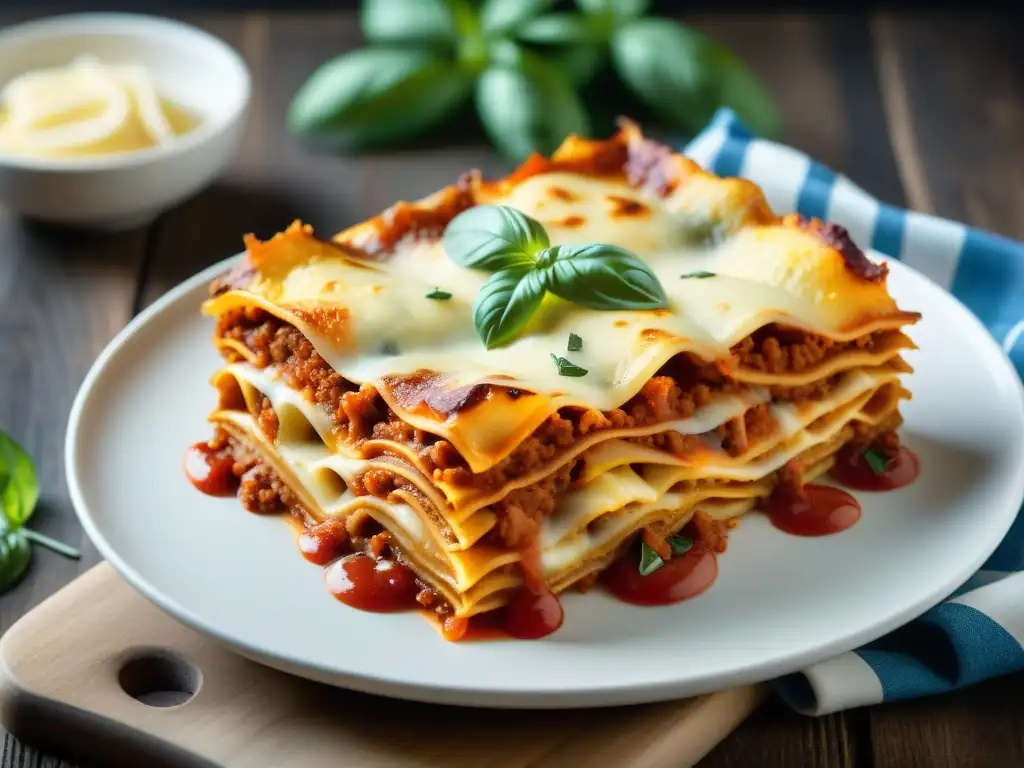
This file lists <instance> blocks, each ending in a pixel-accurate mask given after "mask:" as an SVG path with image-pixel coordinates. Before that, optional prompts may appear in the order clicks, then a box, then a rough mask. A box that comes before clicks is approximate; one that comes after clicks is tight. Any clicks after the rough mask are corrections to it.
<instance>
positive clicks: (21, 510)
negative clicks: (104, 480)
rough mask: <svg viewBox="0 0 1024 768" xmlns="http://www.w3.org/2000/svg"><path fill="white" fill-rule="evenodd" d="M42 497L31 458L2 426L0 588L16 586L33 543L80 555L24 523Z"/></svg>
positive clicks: (67, 553) (29, 560)
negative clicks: (40, 496)
mask: <svg viewBox="0 0 1024 768" xmlns="http://www.w3.org/2000/svg"><path fill="white" fill-rule="evenodd" d="M38 500H39V481H38V479H37V477H36V469H35V466H33V464H32V459H30V458H29V456H28V454H27V453H25V451H24V450H23V449H22V447H21V446H20V445H18V444H17V443H16V442H14V440H12V439H11V438H10V437H8V436H7V435H6V434H5V433H4V432H3V430H0V592H6V591H7V590H8V589H10V588H11V587H13V586H14V585H15V584H17V583H18V581H19V580H20V579H21V577H22V576H24V575H25V571H27V570H28V566H29V563H30V562H31V560H32V544H38V545H40V546H42V547H46V548H47V549H51V550H53V551H54V552H57V553H58V554H61V555H64V556H65V557H70V558H73V559H78V558H79V557H81V555H80V553H79V552H78V550H76V549H74V548H72V547H69V546H68V545H67V544H64V543H62V542H59V541H56V540H55V539H51V538H50V537H49V536H45V535H43V534H41V533H38V532H37V531H33V530H31V529H30V528H26V527H25V523H27V522H28V520H29V518H30V517H32V513H33V512H34V511H35V508H36V502H37V501H38Z"/></svg>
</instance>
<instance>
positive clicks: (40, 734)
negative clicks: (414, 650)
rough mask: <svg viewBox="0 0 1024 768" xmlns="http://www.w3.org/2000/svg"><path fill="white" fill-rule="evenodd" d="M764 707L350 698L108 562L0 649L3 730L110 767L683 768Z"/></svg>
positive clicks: (32, 616)
mask: <svg viewBox="0 0 1024 768" xmlns="http://www.w3.org/2000/svg"><path fill="white" fill-rule="evenodd" d="M595 674H600V671H599V670H595ZM190 694H194V695H191V696H190ZM764 695H765V691H764V688H763V687H761V686H750V687H745V688H737V689H734V690H730V691H725V692H723V693H716V694H712V695H709V696H699V697H696V698H693V699H687V700H684V701H677V702H670V703H663V704H654V705H644V706H635V707H618V708H608V709H591V710H575V711H522V710H519V711H499V710H486V709H467V708H459V707H448V706H435V705H425V704H416V703H412V702H403V701H397V700H393V699H383V698H378V697H375V696H368V695H365V694H358V693H353V692H350V691H343V690H340V689H335V688H331V687H328V686H324V685H319V684H316V683H311V682H308V681H306V680H301V679H298V678H295V677H291V676H289V675H285V674H283V673H280V672H277V671H275V670H272V669H269V668H267V667H264V666H261V665H259V664H256V663H254V662H252V661H249V660H247V659H244V658H242V657H241V656H238V655H236V654H234V653H232V652H231V651H229V650H227V649H226V648H224V647H223V646H222V645H220V644H219V643H217V642H216V641H213V640H210V639H207V638H206V637H204V636H203V635H200V634H198V633H196V632H194V631H192V630H190V629H188V628H186V627H185V626H183V625H181V624H179V623H177V622H176V621H175V620H173V619H171V618H170V617H169V616H167V615H166V614H164V613H163V612H161V611H160V610H159V609H158V608H156V607H155V606H153V605H152V604H151V603H150V602H149V601H147V600H146V599H145V598H143V597H141V596H140V595H138V594H137V593H136V592H135V591H134V590H132V589H131V587H129V586H128V585H127V584H126V583H125V582H124V581H123V580H122V579H121V578H120V577H119V576H118V575H117V574H116V573H115V572H114V570H113V569H112V568H111V567H110V566H108V565H106V564H105V563H104V564H101V565H98V566H96V567H95V568H93V569H92V570H90V571H89V572H87V573H86V574H84V575H83V576H81V577H79V578H78V579H77V580H76V581H74V582H72V583H71V584H69V585H68V586H67V587H65V588H64V589H62V590H61V591H60V592H58V593H57V594H55V595H54V596H53V597H51V598H50V599H48V600H47V601H46V602H44V603H43V604H42V605H40V606H39V607H37V608H36V609H35V610H33V611H32V612H31V613H29V614H27V615H26V616H25V617H24V618H22V619H21V620H20V621H19V622H18V623H17V624H15V625H14V626H13V627H11V628H10V630H8V631H7V633H6V634H5V635H4V636H3V638H2V639H0V721H2V723H3V726H4V727H5V728H7V729H8V730H9V731H11V733H13V734H14V735H15V736H18V737H19V738H21V739H23V740H25V741H27V742H29V743H31V744H33V745H35V746H37V747H39V748H40V749H44V750H47V751H50V752H53V753H55V754H59V755H61V756H64V757H67V758H69V759H72V760H77V761H79V762H95V763H99V764H101V765H125V766H143V765H145V766H151V767H152V768H159V767H160V766H232V767H234V766H239V768H248V767H249V766H252V767H253V768H256V767H258V768H270V767H275V768H276V767H277V766H281V767H282V768H285V767H287V768H303V767H305V766H311V767H312V766H332V767H333V766H357V767H359V768H362V767H363V766H374V767H375V768H377V767H384V766H412V767H414V768H418V767H419V766H452V767H453V768H530V767H539V766H544V768H547V767H548V766H573V768H585V767H586V766H601V768H613V767H614V766H626V765H628V766H631V768H655V767H656V766H672V768H677V767H678V766H690V765H694V764H696V763H697V762H698V761H699V760H700V759H701V758H702V757H703V756H704V755H706V754H707V753H708V752H709V751H710V750H711V749H712V747H714V746H715V745H716V744H717V743H718V742H719V741H721V740H722V739H723V738H724V737H725V736H726V735H727V734H728V733H729V732H730V731H732V730H733V729H734V728H735V727H736V726H737V725H739V724H740V723H741V722H742V721H743V719H744V718H745V717H746V716H747V715H748V714H750V712H752V711H753V710H754V708H755V707H756V706H757V705H758V704H759V703H760V702H761V701H762V700H763V698H764ZM186 699H187V701H185V702H184V703H181V702H182V701H183V700H186ZM169 705H170V706H169Z"/></svg>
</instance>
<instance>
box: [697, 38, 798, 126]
mask: <svg viewBox="0 0 1024 768" xmlns="http://www.w3.org/2000/svg"><path fill="white" fill-rule="evenodd" d="M708 55H709V60H710V62H711V69H712V73H711V74H712V82H713V83H714V88H713V91H714V94H715V103H716V107H717V106H723V107H731V108H732V109H733V110H735V112H736V114H738V115H739V116H740V118H741V119H742V120H743V121H744V122H745V123H746V124H747V125H749V126H750V127H751V128H753V129H754V132H755V133H757V134H758V135H760V136H765V137H767V138H770V139H773V138H778V136H779V135H780V134H781V133H782V119H781V118H780V117H779V112H778V109H776V107H775V102H774V101H773V100H772V97H771V95H770V94H769V93H768V91H767V90H765V88H764V86H763V85H761V81H760V80H758V79H757V76H756V75H754V73H753V72H752V71H751V70H750V69H749V68H748V67H747V66H746V65H745V64H744V63H743V61H742V60H741V59H740V57H739V56H737V55H736V54H735V53H733V52H732V51H730V50H729V49H728V48H727V47H725V46H724V45H722V44H721V43H718V42H715V41H711V49H710V51H709V54H708Z"/></svg>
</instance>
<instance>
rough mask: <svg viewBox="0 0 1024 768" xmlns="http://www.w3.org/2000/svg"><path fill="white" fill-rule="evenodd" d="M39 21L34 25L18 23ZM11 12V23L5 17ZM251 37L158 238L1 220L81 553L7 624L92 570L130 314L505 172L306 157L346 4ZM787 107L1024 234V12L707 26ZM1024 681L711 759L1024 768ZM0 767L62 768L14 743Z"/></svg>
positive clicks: (343, 37) (984, 221) (912, 187)
mask: <svg viewBox="0 0 1024 768" xmlns="http://www.w3.org/2000/svg"><path fill="white" fill-rule="evenodd" d="M21 17H22V14H19V18H21ZM14 20H16V19H15V18H14V17H13V16H12V15H11V14H0V25H6V24H8V23H10V22H12V21H14ZM186 20H188V21H190V22H193V23H196V24H198V25H200V26H202V27H205V28H206V29H208V30H209V31H211V32H213V33H214V34H216V35H219V36H220V37H222V38H224V39H225V40H227V41H228V42H229V43H231V44H232V45H234V46H235V47H236V48H237V49H238V50H239V51H240V52H241V53H242V55H243V56H244V57H245V58H246V60H247V61H248V62H249V65H250V67H251V68H252V74H253V79H254V84H255V92H254V100H253V103H252V114H251V121H250V125H249V130H248V133H247V137H246V140H245V144H244V148H243V150H242V153H241V155H240V157H239V159H238V161H237V163H236V164H235V165H234V167H233V168H232V169H231V170H230V172H229V173H228V174H227V175H226V176H225V177H224V178H223V179H222V180H221V181H220V182H219V183H218V184H217V185H216V186H215V187H213V188H212V189H209V190H207V191H206V192H203V193H202V194H200V195H199V196H198V197H196V198H195V199H193V200H191V201H189V202H187V203H185V204H184V205H182V206H180V207H179V208H178V209H176V210H174V211H172V212H170V213H168V214H167V215H165V216H163V217H162V218H161V219H160V220H159V221H157V222H156V223H155V224H153V225H152V226H149V227H148V228H145V229H141V230H137V231H133V232H126V233H122V234H117V235H110V236H83V235H80V234H71V233H67V232H57V231H53V230H49V229H45V228H41V227H37V226H33V225H27V224H25V223H22V222H20V221H18V220H16V219H14V218H12V217H10V216H9V215H7V214H6V213H0V361H2V362H0V424H3V427H4V429H5V430H7V431H8V432H9V433H10V434H11V435H12V436H13V437H14V438H15V439H16V440H18V441H20V442H21V443H22V444H23V445H24V446H25V448H26V449H27V450H28V451H29V452H30V453H31V455H32V456H33V457H34V458H35V460H36V462H37V465H38V468H39V472H40V480H41V484H42V488H43V496H42V500H41V502H40V508H39V510H38V512H37V514H36V516H35V520H34V525H35V526H36V527H38V528H39V529H40V530H41V531H43V532H45V533H47V534H50V535H52V536H56V537H58V538H61V539H63V540H65V541H68V542H71V543H74V544H78V545H80V546H81V547H82V549H83V551H84V557H83V558H82V560H81V561H80V562H73V561H69V560H65V559H63V558H60V557H58V556H55V555H52V554H51V553H48V552H46V551H43V550H39V551H38V554H37V557H36V562H35V565H34V566H33V568H32V570H31V572H30V573H29V575H28V577H27V578H26V579H25V580H24V581H23V582H22V583H21V584H20V585H19V586H18V587H17V588H16V589H14V590H13V591H11V592H9V593H7V594H5V595H3V596H2V597H0V629H6V628H7V627H8V626H10V625H11V624H12V623H13V622H14V621H16V620H17V619H18V617H19V616H21V615H22V614H23V613H24V612H25V611H27V610H29V609H30V608H31V607H32V606H34V605H35V604H36V603H38V602H39V601H40V600H42V599H44V598H45V597H47V596H48V595H50V594H52V593H53V592H55V591H56V590H58V589H60V588H61V586H63V585H64V584H65V583H67V582H68V581H70V580H71V579H73V578H74V577H75V576H76V575H78V574H79V573H80V572H82V571H84V570H86V569H87V568H89V567H91V566H92V565H93V564H95V563H96V562H97V560H98V559H99V558H98V555H97V553H96V550H95V549H94V548H93V547H92V545H91V544H90V542H89V541H88V540H87V539H86V537H85V535H84V534H83V532H82V530H81V528H80V526H79V525H78V522H77V520H76V518H75V515H74V512H73V510H72V507H71V502H70V500H69V498H68V494H67V489H66V486H65V481H64V466H63V442H64V431H65V425H66V422H67V415H68V411H69V409H70V407H71V401H72V398H73V396H74V393H75V391H76V390H77V388H78V385H79V383H80V382H81V380H82V378H83V376H84V375H85V372H86V370H87V369H88V367H89V365H90V364H91V363H92V361H93V359H94V358H95V357H96V355H97V354H98V353H99V351H100V350H101V349H102V348H103V346H104V345H105V344H106V343H107V342H108V341H109V340H110V338H111V337H112V336H113V335H114V334H115V333H116V332H117V331H118V330H120V329H121V328H122V327H123V326H124V325H125V323H126V322H128V320H129V319H130V318H131V317H132V316H133V315H134V314H135V313H137V312H139V311H140V310H141V309H142V308H144V307H145V306H146V305H147V304H149V303H150V302H151V301H153V299H155V298H156V297H157V296H159V295H160V294H161V293H163V292H164V291H166V290H167V289H168V288H170V287H171V286H173V285H174V284H176V283H178V282H179V281H181V280H183V279H184V278H186V277H187V276H189V275H191V274H193V273H194V272H196V271H198V270H199V269H200V268H202V267H204V266H206V265H208V264H211V263H212V262H214V261H217V260H220V259H222V258H224V257H225V256H227V255H230V254H232V253H235V252H237V251H238V250H239V246H240V237H241V235H242V234H243V233H245V232H250V231H251V232H255V233H257V234H259V235H262V236H267V235H270V234H272V233H273V232H275V231H278V230H279V229H281V228H283V227H284V226H285V225H287V224H288V223H289V222H290V221H291V220H292V219H293V218H295V217H301V218H303V219H304V220H306V221H308V222H310V223H312V224H313V225H314V226H316V227H317V228H318V229H319V230H321V231H328V230H330V231H336V230H338V229H341V228H342V227H344V226H347V225H349V224H351V223H354V222H356V221H359V220H361V219H363V218H364V217H366V216H368V215H371V214H374V213H376V212H378V211H379V210H381V209H383V208H384V207H386V206H387V205H389V204H391V203H392V202H394V201H395V200H396V199H414V198H416V197H418V196H420V195H423V194H426V193H428V192H431V191H433V190H434V189H436V188H438V187H440V186H442V185H444V184H447V183H450V182H451V181H452V180H454V179H456V178H457V177H458V176H459V174H460V173H461V172H462V171H463V170H464V169H466V168H469V167H479V168H481V169H482V170H483V171H484V172H485V174H489V175H496V174H499V173H502V172H504V171H505V170H507V167H506V165H505V164H504V163H502V161H501V160H500V159H498V158H497V157H496V156H495V155H493V154H492V152H491V151H490V150H488V149H487V148H486V146H484V145H482V144H480V143H477V144H470V145H466V144H460V145H459V146H449V147H445V148H441V149H437V148H435V149H418V150H407V151H403V152H394V153H389V154H376V155H371V156H362V157H329V156H322V155H315V154H312V153H310V152H308V151H305V150H304V149H303V148H301V147H300V146H299V145H298V144H297V143H295V142H294V141H292V140H291V139H290V138H289V137H288V136H287V135H286V133H285V131H284V128H283V125H282V116H283V114H284V110H285V108H286V106H287V104H288V102H289V100H290V98H291V96H292V94H293V93H294V92H295V90H296V88H298V86H299V85H300V84H301V83H302V82H303V81H304V79H305V78H306V77H307V76H308V74H309V73H310V72H311V71H312V70H313V68H314V67H315V66H316V65H317V64H318V63H319V62H321V61H323V60H324V59H326V58H328V57H329V56H331V55H333V54H336V53H338V52H340V51H342V50H344V49H346V48H349V47H352V46H355V45H358V44H359V42H360V35H359V32H358V29H357V25H356V23H355V17H354V15H353V14H351V13H336V14H328V13H316V14H281V15H266V14H249V15H245V14H231V15H194V16H187V17H186ZM690 21H692V22H693V23H694V24H695V25H697V26H698V27H700V28H702V29H704V30H706V31H708V32H710V33H713V34H714V35H716V36H718V37H719V38H720V39H722V40H723V41H725V42H726V43H728V44H730V45H732V46H734V47H735V49H736V50H737V51H738V52H739V53H740V54H741V55H743V56H744V57H745V58H746V59H747V60H748V61H749V62H750V63H751V65H752V66H753V67H755V68H756V69H757V70H758V71H759V72H760V73H761V75H762V76H763V78H764V79H765V80H766V82H767V84H768V86H769V87H770V89H771V90H772V91H773V93H774V94H775V95H776V97H777V99H778V101H779V103H780V105H781V108H782V112H783V115H784V116H785V121H786V129H785V137H784V138H785V141H786V142H787V143H789V144H792V145H793V146H796V147H798V148H800V149H802V150H804V151H806V152H808V153H810V154H811V155H813V156H814V157H816V158H818V159H819V160H821V161H823V162H825V163H827V164H828V165H830V166H832V167H834V168H836V169H838V170H840V171H842V172H844V173H846V174H847V175H849V176H850V177H852V178H853V179H854V180H856V181H857V182H858V183H859V184H861V185H862V186H863V187H865V188H866V189H867V190H869V191H870V192H872V193H874V194H875V195H877V196H878V197H879V198H881V199H882V200H884V201H886V202H889V203H893V204H897V205H905V206H907V207H910V208H913V209H916V210H919V211H927V212H934V213H937V214H939V215H941V216H946V217H949V218H952V219H956V220H959V221H965V222H968V223H970V224H972V225H976V226H979V227H984V228H986V229H989V230H992V231H995V232H998V233H1001V234H1004V235H1009V236H1012V237H1017V238H1024V218H1022V217H1021V216H1020V212H1021V211H1022V210H1024V52H1022V47H1021V45H1020V40H1019V36H1017V35H1015V34H1013V32H1014V29H1015V28H1016V27H1017V25H1016V24H1015V23H1014V19H1013V18H1011V17H1006V18H998V17H982V16H970V17H966V16H961V17H949V16H936V15H925V16H913V17H911V16H893V15H887V14H879V15H874V16H871V17H863V16H850V17H847V16H832V15H829V16H813V17H812V16H808V15H771V16H761V17H752V16H740V15H733V16H728V17H726V16H705V17H699V18H693V19H690ZM1022 696H1024V676H1017V677H1015V678H1009V679H1003V680H999V681H996V682H992V683H987V684H984V685H981V686H978V687H976V688H974V689H970V690H966V691H963V692H960V693H957V694H954V695H949V696H943V697H939V698H935V699H930V700H924V701H916V702H911V703H903V704H891V705H888V706H881V707H876V708H872V709H869V710H862V711H854V712H847V713H843V714H839V715H832V716H829V717H823V718H819V719H808V718H804V717H801V716H798V715H795V714H793V713H791V712H790V711H788V710H787V709H785V708H784V707H783V706H782V705H781V704H779V703H778V702H770V703H769V704H767V705H765V706H764V707H763V709H762V710H761V711H759V712H758V713H757V714H756V715H754V716H753V717H752V718H751V719H750V720H749V721H748V722H747V723H746V724H745V725H743V726H742V727H741V728H740V729H739V730H738V731H736V732H735V733H734V734H733V735H732V736H731V737H729V738H728V739H727V740H726V741H725V742H724V743H723V744H722V745H720V746H719V747H718V748H717V749H716V750H715V751H714V752H713V753H712V754H711V755H710V756H708V757H707V758H706V760H705V761H704V765H706V766H707V768H724V767H725V766H750V765H759V766H764V768H771V767H772V766H778V767H779V768H801V767H802V766H808V767H810V766H873V767H874V768H887V767H888V766H893V768H911V767H912V766H947V765H948V766H952V765H956V766H979V768H982V767H983V768H993V767H995V768H999V767H1001V766H1021V765H1024V709H1022V708H1021V707H1020V701H1021V698H1022ZM2 765H3V766H4V767H5V768H6V767H9V766H40V765H41V766H56V765H62V763H60V762H59V761H57V760H55V759H52V758H49V757H46V756H43V755H40V754H38V753H37V752H35V751H34V750H32V749H31V748H30V747H27V746H25V745H22V744H20V743H18V742H17V741H16V740H15V739H13V738H12V737H10V736H8V737H7V739H6V741H5V744H4V750H3V757H2Z"/></svg>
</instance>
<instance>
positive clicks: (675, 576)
mask: <svg viewBox="0 0 1024 768" xmlns="http://www.w3.org/2000/svg"><path fill="white" fill-rule="evenodd" d="M639 562H640V558H639V556H638V555H637V553H636V551H635V550H633V549H630V550H629V551H628V552H627V553H626V554H625V555H624V556H623V557H620V558H619V559H618V560H616V561H615V562H614V563H612V564H611V566H609V567H608V568H606V569H605V570H604V572H603V573H602V574H601V583H602V584H603V585H604V587H605V589H607V590H608V591H609V592H611V593H612V595H613V596H615V597H616V598H618V599H619V600H621V601H623V602H624V603H632V604H633V605H669V604H671V603H678V602H680V601H682V600H688V599H689V598H691V597H696V596H697V595H699V594H701V593H702V592H704V591H705V590H707V589H708V587H710V586H711V585H712V584H714V583H715V579H716V578H718V560H717V558H716V557H715V553H714V552H712V551H711V550H710V549H709V548H708V547H707V546H706V545H705V544H704V542H702V541H695V542H694V543H693V546H692V547H691V548H690V549H689V550H688V551H686V552H685V553H684V554H682V555H677V556H675V557H673V558H672V559H671V560H666V561H665V564H664V565H662V566H661V567H660V568H658V569H657V570H656V571H654V572H652V573H649V574H647V575H646V576H642V575H640V570H639V567H638V564H639Z"/></svg>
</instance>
